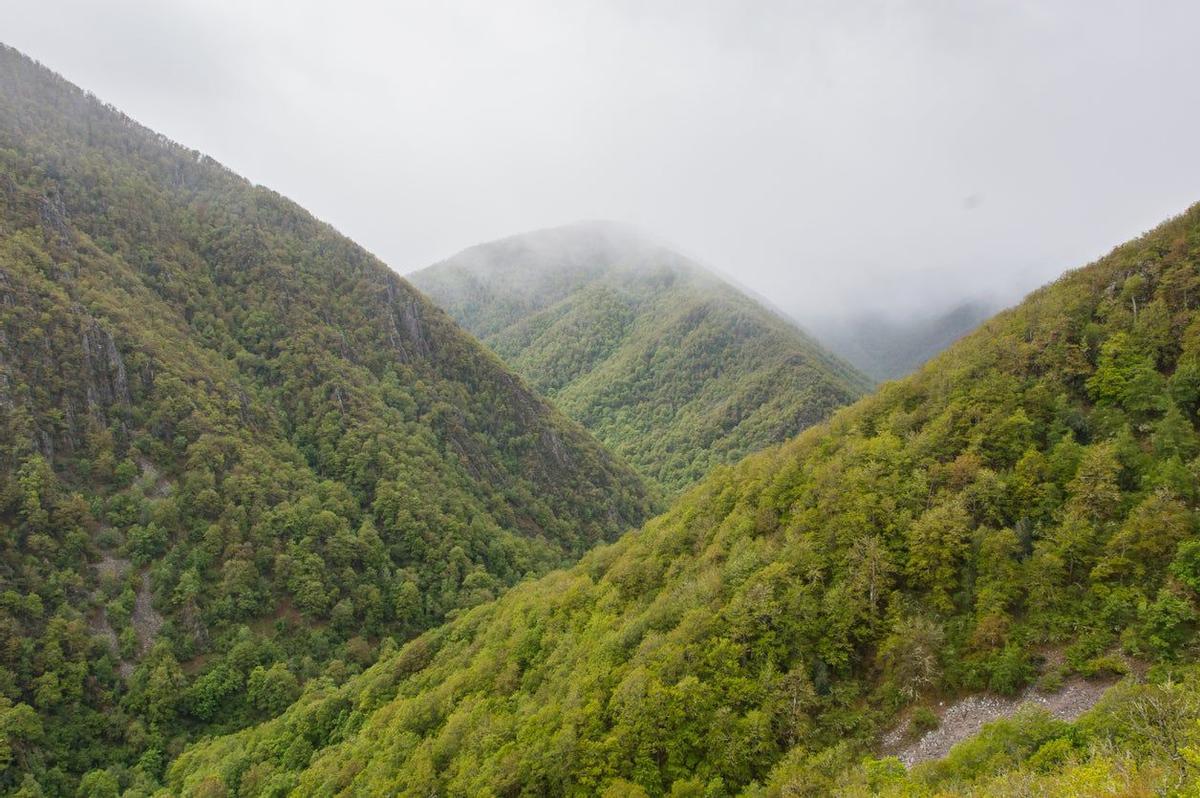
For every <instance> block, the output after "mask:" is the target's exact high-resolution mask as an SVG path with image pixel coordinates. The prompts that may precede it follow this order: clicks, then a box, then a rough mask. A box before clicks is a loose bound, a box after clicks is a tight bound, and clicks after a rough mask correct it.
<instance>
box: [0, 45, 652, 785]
mask: <svg viewBox="0 0 1200 798" xmlns="http://www.w3.org/2000/svg"><path fill="white" fill-rule="evenodd" d="M647 511H648V502H647V499H646V494H645V491H644V489H643V484H642V482H641V481H640V479H639V478H638V477H637V476H636V475H635V473H634V472H633V471H632V470H631V469H630V468H629V467H628V466H626V465H624V464H622V463H621V462H619V461H617V460H615V459H614V458H613V457H612V456H610V455H609V454H608V453H607V452H606V450H605V449H603V448H602V447H601V446H600V444H599V443H598V442H597V441H596V440H595V439H594V438H593V437H592V436H591V435H589V434H588V433H587V432H586V431H584V430H583V429H582V428H580V427H579V426H578V425H577V424H575V423H574V422H572V421H570V420H568V419H567V418H566V417H564V416H562V415H561V414H559V413H558V412H557V411H555V410H553V409H552V408H551V407H550V406H549V405H547V404H546V403H545V402H544V401H543V400H542V399H541V398H539V397H538V396H537V395H535V394H534V393H532V392H531V391H530V390H529V389H528V388H527V387H525V386H524V384H523V383H522V382H521V380H520V379H519V378H517V377H516V376H515V375H513V374H512V373H511V372H509V371H507V370H506V368H505V367H504V366H503V365H502V364H501V363H500V361H499V360H497V359H496V358H495V356H494V355H492V354H491V353H489V352H487V351H486V350H484V349H483V348H482V347H481V346H479V345H478V344H477V343H476V342H475V341H474V340H473V339H471V338H470V337H469V336H468V335H467V334H466V333H464V332H462V331H461V330H460V329H459V328H458V327H457V326H456V325H455V324H454V323H453V321H452V320H451V319H450V318H449V317H447V316H446V315H445V314H444V313H443V312H442V311H440V310H438V309H436V308H435V307H433V306H432V305H430V304H429V303H428V302H427V301H426V300H425V299H424V298H423V297H421V296H420V295H419V294H418V293H417V292H416V291H414V290H413V289H412V288H411V287H410V286H409V285H408V284H407V283H406V282H405V281H404V280H402V279H400V278H399V277H397V276H396V275H395V274H394V273H392V272H391V271H389V270H388V269H387V268H386V267H385V266H384V265H383V264H382V263H380V262H379V261H377V260H376V259H375V258H373V257H372V256H370V255H369V254H368V253H366V252H365V251H363V250H362V249H361V248H359V247H358V246H356V245H355V244H353V243H352V242H350V241H348V240H347V239H345V238H344V237H342V236H340V235H338V234H337V233H336V232H335V231H334V230H332V229H331V228H329V227H328V226H327V225H325V224H322V223H321V222H319V221H317V220H316V219H314V218H313V217H312V216H310V215H309V214H308V213H306V212H305V211H304V210H303V209H301V208H299V207H297V206H296V205H295V204H294V203H291V202H289V201H287V200H286V199H284V198H282V197H280V196H279V195H277V194H275V193H273V192H271V191H269V190H267V189H264V188H261V187H256V186H253V185H251V184H250V183H248V182H246V181H245V180H243V179H241V178H239V177H237V176H236V175H234V174H232V173H230V172H229V171H227V170H226V169H224V168H222V167H221V166H219V165H218V164H216V163H214V162H212V161H211V160H209V159H208V158H205V157H204V156H202V155H200V154H199V153H196V152H193V151H189V150H186V149H184V148H182V147H180V146H177V145H175V144H173V143H171V142H169V141H167V140H165V139H163V138H162V137H160V136H157V135H155V134H154V133H152V132H151V131H149V130H146V129H145V128H142V127H140V126H138V125H137V124H136V123H134V122H132V121H131V120H129V119H128V118H126V117H124V116H122V115H121V114H120V113H118V112H117V111H115V110H113V109H112V108H109V107H106V106H104V105H102V104H101V103H100V102H98V101H97V100H96V99H95V98H93V97H91V96H89V95H87V94H85V93H84V92H82V91H80V90H79V89H77V88H75V87H74V86H72V85H70V84H68V83H66V82H65V81H63V80H62V79H60V78H59V77H58V76H56V75H54V74H52V73H51V72H49V71H48V70H46V69H44V68H42V67H40V66H38V65H36V64H35V63H33V62H32V61H30V60H28V59H26V58H25V57H23V56H21V55H20V54H18V53H16V52H15V51H13V50H9V49H6V48H3V47H0V530H2V531H3V535H2V536H0V538H2V540H0V641H2V645H0V704H3V706H4V707H5V709H4V710H3V711H8V709H11V708H12V707H14V706H15V707H17V708H20V707H25V709H26V710H27V709H28V708H29V707H33V708H34V709H35V710H36V712H34V713H32V714H29V715H28V716H25V715H22V716H21V717H22V720H21V721H20V723H21V724H26V721H28V723H27V724H26V725H27V726H28V728H29V731H28V736H27V737H21V735H22V734H24V733H25V732H24V731H10V729H9V726H4V729H5V731H4V734H5V735H6V736H5V738H4V740H5V741H4V743H3V747H2V749H0V750H2V751H3V755H2V756H0V760H2V762H0V768H3V770H0V786H9V787H11V786H14V785H16V784H18V783H19V782H20V779H21V776H22V773H37V774H39V775H38V778H39V780H41V781H42V786H43V787H44V788H45V789H46V790H47V791H48V792H49V793H50V794H74V788H73V786H72V784H73V782H72V774H78V773H82V772H84V771H86V770H89V769H91V768H93V767H95V766H96V765H100V764H112V763H121V762H124V763H127V764H133V763H134V762H136V761H139V760H138V757H139V756H141V757H142V758H143V759H144V760H145V762H144V764H145V768H146V770H148V771H149V772H154V770H155V768H157V767H159V766H161V762H162V761H163V758H164V756H168V755H169V753H170V752H171V751H172V750H174V749H175V748H177V747H178V746H179V745H180V744H181V742H182V740H183V739H185V737H184V736H182V735H186V734H188V733H190V730H192V729H195V728H201V727H205V726H207V725H211V724H216V726H217V727H219V728H230V727H235V726H236V725H238V724H241V723H245V722H246V721H248V720H251V719H254V718H256V717H261V716H263V715H265V714H267V713H268V711H269V709H271V708H272V706H275V707H279V706H281V705H286V703H287V702H288V701H289V700H290V698H291V697H292V695H293V693H294V691H295V690H297V688H298V684H299V683H301V682H303V681H304V680H305V679H307V678H309V677H312V676H315V675H319V674H326V675H332V676H333V678H335V679H337V678H341V677H342V676H344V675H345V674H348V673H352V672H354V671H356V670H357V669H359V668H360V667H361V664H362V663H365V662H368V661H371V660H372V659H373V657H374V651H375V648H376V647H377V644H378V642H379V640H380V639H381V638H383V637H385V636H395V637H399V638H401V639H403V638H406V637H409V636H411V635H412V634H414V633H416V632H418V631H420V630H422V629H424V628H427V627H429V626H430V625H432V624H434V623H437V622H439V621H440V620H442V619H443V618H445V617H446V616H448V615H452V614H454V613H455V612H458V611H460V610H461V609H463V608H465V607H469V606H472V605H474V604H477V603H479V602H481V601H485V600H487V599H490V598H492V597H493V596H494V595H496V594H497V593H498V592H499V591H500V590H501V589H502V588H503V587H504V586H506V585H508V584H511V583H513V582H515V581H517V580H518V579H520V578H521V577H522V576H525V575H528V574H531V573H538V572H543V571H545V570H547V569H548V568H550V567H553V566H559V565H562V564H564V563H565V562H567V561H568V560H569V559H572V558H574V557H575V556H577V555H579V554H580V553H582V552H583V551H584V550H586V549H588V548H590V547H591V546H593V545H594V544H596V543H597V542H600V541H604V540H610V539H612V538H614V537H616V536H617V535H618V534H619V533H621V532H623V531H625V530H626V529H627V528H629V527H631V526H636V525H637V524H639V523H641V521H642V520H643V519H644V517H645V516H646V514H647ZM256 674H258V675H257V676H256ZM264 674H265V675H264ZM256 679H257V681H256ZM281 702H282V704H281ZM12 711H13V712H16V711H17V710H16V709H13V710H12ZM21 711H22V712H24V711H25V710H21ZM7 722H8V721H6V723H7ZM11 722H12V723H17V721H11ZM21 728H22V729H24V728H25V726H21ZM14 735H16V736H15V737H14ZM10 749H11V750H10ZM147 757H148V759H146V758H147Z"/></svg>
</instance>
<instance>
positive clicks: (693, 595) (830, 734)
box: [167, 205, 1200, 796]
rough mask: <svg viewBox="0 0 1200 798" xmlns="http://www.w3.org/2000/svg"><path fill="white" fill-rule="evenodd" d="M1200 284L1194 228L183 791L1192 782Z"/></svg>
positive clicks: (1083, 280)
mask: <svg viewBox="0 0 1200 798" xmlns="http://www.w3.org/2000/svg"><path fill="white" fill-rule="evenodd" d="M1198 265H1200V205H1196V206H1193V207H1192V208H1189V209H1188V210H1187V211H1186V212H1184V213H1183V214H1181V215H1180V216H1178V217H1176V218H1174V219H1171V220H1169V221H1167V222H1165V223H1164V224H1163V225H1161V226H1159V227H1158V228H1156V229H1155V230H1153V231H1151V232H1149V233H1147V234H1146V235H1145V236H1143V237H1142V238H1140V239H1137V240H1135V241H1132V242H1129V243H1127V244H1124V245H1121V246H1120V247H1117V248H1116V249H1114V250H1113V252H1112V253H1111V254H1109V255H1108V256H1106V257H1104V258H1102V259H1100V260H1098V261H1096V262H1095V263H1092V264H1090V265H1088V266H1086V267H1084V268H1080V269H1076V270H1072V271H1069V272H1067V273H1066V274H1064V275H1063V277H1061V278H1060V279H1059V280H1057V281H1055V282H1054V283H1052V284H1050V285H1048V286H1045V287H1043V288H1041V289H1039V290H1037V291H1035V292H1033V293H1031V294H1030V295H1029V296H1028V297H1027V298H1026V299H1025V300H1024V301H1023V302H1022V303H1021V304H1019V305H1018V306H1016V307H1014V308H1011V309H1009V310H1006V311H1003V312H1001V313H999V314H997V315H996V316H993V317H992V318H991V319H989V320H988V321H986V322H985V323H984V324H983V325H981V327H980V328H979V329H977V330H976V331H975V332H973V333H972V334H970V335H968V336H967V337H966V338H964V339H963V340H961V341H959V342H958V343H957V344H955V345H954V346H952V347H950V348H949V349H948V350H947V351H945V352H943V353H942V354H941V355H938V356H937V357H935V358H934V359H933V360H932V361H931V362H930V363H928V364H926V365H925V366H924V367H922V368H921V369H919V370H918V371H917V372H916V373H915V374H913V375H911V376H910V377H908V378H905V379H902V380H898V381H895V382H891V383H887V384H885V385H884V386H882V387H881V388H880V390H879V391H877V392H876V393H874V394H872V395H871V396H869V397H866V398H864V399H862V400H860V401H859V402H857V403H855V404H854V405H851V406H850V407H848V408H845V409H843V410H841V411H839V412H838V413H836V414H835V415H834V416H833V417H832V418H831V419H829V420H828V421H826V422H823V423H821V424H819V425H816V426H814V427H812V428H809V429H808V430H806V431H804V432H802V433H801V434H800V435H799V436H797V437H796V438H795V439H793V440H791V441H789V442H787V443H785V444H783V445H782V446H780V447H776V448H773V449H769V450H767V451H765V452H762V453H759V454H755V455H752V456H750V457H747V458H746V459H744V460H742V461H740V462H739V463H737V464H735V465H732V466H725V467H721V468H718V469H716V470H715V471H714V472H713V473H712V474H710V475H709V477H708V478H707V479H705V480H703V481H702V482H701V483H699V484H698V485H696V486H695V487H694V488H692V489H691V490H689V491H687V492H686V493H684V494H683V495H682V496H681V497H680V498H679V499H678V500H677V501H676V502H675V503H674V504H673V505H672V506H671V508H670V509H669V510H668V511H667V512H666V513H665V514H664V515H662V516H659V517H657V518H655V519H652V520H651V521H650V522H648V523H647V524H646V525H645V526H644V527H643V528H641V529H640V530H637V531H635V532H631V533H629V534H626V535H624V536H622V537H621V538H620V539H619V540H618V541H616V542H615V543H613V544H610V545H607V546H604V547H601V548H599V549H597V550H594V551H593V552H591V553H589V554H588V555H587V556H586V557H585V558H584V559H583V560H581V561H580V563H579V564H577V565H576V566H575V567H573V568H571V569H568V570H561V571H555V572H553V573H551V574H549V575H547V576H546V577H544V578H543V579H542V580H541V581H539V582H530V583H525V584H522V585H520V586H518V587H517V588H515V589H514V590H513V591H511V592H509V593H508V594H506V595H505V596H503V597H501V598H500V599H498V600H497V601H495V602H492V603H488V604H484V605H481V606H479V607H476V608H474V609H473V610H471V611H470V613H468V614H467V615H465V616H464V617H463V618H461V619H459V620H457V621H454V622H451V623H450V624H448V625H446V626H443V627H440V628H439V629H436V630H433V631H432V632H430V633H428V634H427V635H426V636H424V637H422V638H419V639H418V640H417V641H414V642H413V643H411V644H409V645H408V646H407V647H405V648H404V649H402V650H401V651H400V652H398V653H397V654H396V655H394V656H392V657H389V658H384V659H383V660H381V661H380V662H379V663H378V664H377V665H376V666H375V667H374V668H372V669H371V670H370V671H368V672H367V673H365V674H364V675H363V676H361V677H358V678H357V679H355V680H353V681H352V682H350V683H347V684H346V685H344V686H341V687H336V686H324V687H322V686H316V687H315V688H314V689H313V690H312V691H311V692H309V693H306V694H305V696H304V697H302V698H301V700H300V701H299V702H298V703H297V704H295V705H294V706H293V707H291V708H290V709H289V710H288V711H287V712H286V713H284V714H283V715H282V716H280V717H279V718H277V719H275V720H273V721H270V722H268V723H266V724H264V725H262V726H259V727H257V728H254V729H251V730H248V731H245V732H242V733H240V734H238V735H236V736H230V737H225V738H218V739H215V740H212V741H208V742H205V743H203V744H200V745H197V746H194V747H192V748H191V749H189V750H188V751H187V752H185V753H184V754H183V755H182V756H181V757H180V758H179V759H178V760H177V761H176V763H175V764H174V765H173V767H172V768H171V770H170V772H169V774H168V777H167V780H168V784H170V785H171V787H172V789H176V790H180V791H188V790H196V791H200V790H205V789H221V788H224V787H226V786H228V787H229V788H236V789H239V790H240V791H241V792H240V794H242V795H247V796H253V795H259V794H266V793H267V792H269V791H276V790H277V791H279V792H282V793H285V794H286V793H289V792H291V793H292V794H307V793H313V792H316V793H334V794H335V793H339V792H341V791H349V792H358V793H371V792H376V791H391V792H398V793H402V794H426V793H429V792H437V793H438V794H448V795H472V794H498V795H499V794H521V793H536V794H551V795H563V794H579V793H590V794H606V795H667V794H669V795H675V796H681V795H712V796H722V795H735V794H741V795H747V796H781V795H826V794H840V795H846V796H851V795H853V796H865V795H870V794H876V793H883V794H888V795H912V794H939V793H948V794H983V795H1022V794H1028V791H1027V790H1026V787H1028V785H1029V784H1041V785H1046V786H1047V787H1048V788H1052V789H1053V790H1059V791H1061V790H1070V789H1075V790H1076V791H1077V794H1092V793H1091V792H1089V790H1099V789H1101V788H1103V786H1104V785H1110V787H1111V785H1117V787H1118V788H1120V787H1121V786H1122V785H1124V787H1126V788H1128V789H1129V790H1132V791H1134V792H1135V793H1136V792H1141V793H1144V794H1152V793H1153V791H1155V790H1159V789H1169V788H1171V785H1173V784H1174V785H1178V784H1180V783H1181V782H1179V781H1176V780H1174V779H1176V778H1177V777H1176V774H1178V773H1180V772H1181V771H1180V770H1178V768H1177V767H1176V766H1174V765H1170V764H1169V763H1171V762H1178V761H1180V760H1179V757H1180V750H1181V749H1180V748H1179V746H1180V745H1181V743H1179V742H1178V740H1180V739H1183V738H1186V739H1187V740H1195V739H1196V737H1195V730H1194V729H1191V730H1190V731H1189V730H1188V729H1189V728H1190V727H1189V725H1188V724H1192V726H1194V717H1195V714H1194V708H1195V707H1196V706H1198V705H1200V671H1197V669H1196V667H1195V658H1196V632H1197V628H1198V627H1200V611H1198V609H1197V605H1198V602H1200V538H1198V535H1197V533H1198V531H1200V515H1198V507H1200V458H1198V457H1197V455H1198V454H1200V436H1198V435H1197V432H1196V420H1197V413H1198V411H1200V315H1197V313H1196V304H1197V303H1196V297H1197V296H1200V268H1198ZM1139 673H1145V674H1146V676H1145V677H1144V678H1145V683H1142V684H1139V683H1138V677H1137V674H1139ZM1111 674H1118V675H1120V674H1131V676H1130V678H1129V680H1128V681H1127V682H1124V683H1122V684H1121V685H1119V686H1118V687H1117V688H1114V690H1113V691H1110V694H1109V695H1108V696H1107V697H1106V698H1105V699H1103V700H1102V701H1101V703H1100V706H1099V707H1098V709H1097V710H1096V711H1095V712H1094V713H1093V714H1091V715H1089V716H1086V717H1085V718H1084V719H1083V720H1081V721H1079V722H1078V723H1077V724H1073V725H1069V724H1065V723H1061V722H1058V721H1054V720H1053V719H1052V718H1049V717H1048V716H1045V715H1039V714H1038V713H1036V712H1033V713H1024V714H1021V713H1018V715H1017V716H1016V717H1015V718H1014V719H1012V720H1010V721H1003V722H1001V723H999V724H997V725H994V726H992V727H989V728H987V729H985V730H984V732H983V733H982V734H981V735H979V736H978V737H977V738H974V739H972V740H970V741H967V742H966V743H964V744H963V746H964V747H962V748H957V749H955V750H954V751H952V752H951V755H950V757H949V758H948V759H947V760H946V761H945V762H938V763H932V764H931V765H930V766H928V767H925V766H922V767H921V768H918V769H914V770H913V771H907V770H906V769H905V768H904V767H903V765H901V763H900V762H899V761H898V760H888V759H886V758H881V759H875V758H874V757H873V754H874V753H875V751H876V746H877V743H878V739H879V735H880V733H881V732H882V731H883V730H884V729H886V728H889V727H890V726H891V725H892V724H893V723H894V718H895V717H896V715H897V713H898V712H900V711H901V710H904V709H906V708H908V709H911V710H912V711H913V712H914V718H916V717H918V715H917V714H916V711H917V710H922V709H924V710H925V711H929V706H930V705H931V704H932V703H933V702H936V701H937V700H938V699H939V698H941V697H942V696H946V695H958V694H964V693H976V692H980V691H984V690H991V691H994V692H997V693H1000V694H1003V695H1013V694H1016V693H1018V692H1019V691H1020V690H1021V689H1022V688H1023V687H1024V686H1026V685H1028V684H1029V683H1031V682H1032V681H1034V680H1035V679H1039V680H1043V681H1044V682H1045V683H1047V684H1053V683H1055V680H1057V683H1060V684H1061V681H1062V680H1063V679H1064V678H1066V677H1075V676H1082V677H1099V678H1111V677H1110V675H1111ZM1189 707H1190V708H1191V709H1188V708H1189ZM339 713H342V714H341V717H347V718H348V719H347V720H345V721H336V720H332V718H335V717H338V716H339ZM351 716H352V717H353V719H352V720H351V719H349V717H351ZM1139 718H1140V720H1139ZM915 724H916V721H915V720H914V728H916V725H915ZM1181 735H1182V737H1181ZM1189 735H1190V736H1189ZM295 740H303V741H304V744H303V746H302V750H298V751H295V752H293V747H294V746H295V745H296V744H295V743H293V742H292V741H295ZM1190 744H1191V743H1189V745H1190ZM293 753H295V755H293ZM1011 768H1017V769H1018V770H1016V771H1014V772H1013V778H1010V779H1008V780H1006V778H1007V777H1008V776H1009V775H1010V770H1009V769H1011ZM1182 772H1183V773H1184V775H1186V774H1187V773H1192V774H1193V775H1194V770H1186V769H1185V770H1184V771H1182ZM1179 778H1182V777H1179ZM1072 785H1076V786H1074V787H1072ZM1089 785H1090V786H1089Z"/></svg>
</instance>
